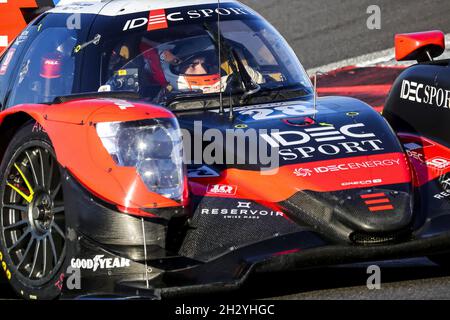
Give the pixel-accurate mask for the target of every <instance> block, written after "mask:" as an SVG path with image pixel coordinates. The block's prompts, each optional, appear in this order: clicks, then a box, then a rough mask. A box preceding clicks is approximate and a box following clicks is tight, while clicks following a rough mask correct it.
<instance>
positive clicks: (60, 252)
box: [1, 141, 66, 285]
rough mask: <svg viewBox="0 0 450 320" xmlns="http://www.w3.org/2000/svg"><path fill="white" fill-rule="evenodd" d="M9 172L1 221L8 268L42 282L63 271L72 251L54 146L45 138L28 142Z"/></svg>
mask: <svg viewBox="0 0 450 320" xmlns="http://www.w3.org/2000/svg"><path fill="white" fill-rule="evenodd" d="M5 177H6V181H4V183H3V188H4V192H3V197H2V214H1V226H2V233H3V240H4V244H5V246H6V251H7V252H6V253H7V254H8V255H9V257H10V258H11V262H12V266H11V265H9V266H8V267H9V268H10V269H11V270H14V271H16V274H17V275H18V276H19V277H21V278H22V281H26V282H28V283H30V284H32V285H42V284H44V283H46V282H48V281H50V280H51V279H52V278H53V277H54V275H55V274H56V273H57V271H58V270H59V268H60V266H61V264H62V261H64V258H65V252H66V238H65V233H64V230H65V216H64V197H63V192H62V188H61V174H60V171H59V167H58V164H57V161H56V159H55V156H54V153H53V151H52V149H51V148H50V146H49V145H47V144H46V143H43V142H41V141H36V142H30V143H27V144H26V145H24V146H23V147H22V148H20V150H19V151H18V152H16V154H15V155H14V156H13V159H12V161H11V162H10V165H9V166H8V169H7V170H6V173H5ZM4 254H5V253H4Z"/></svg>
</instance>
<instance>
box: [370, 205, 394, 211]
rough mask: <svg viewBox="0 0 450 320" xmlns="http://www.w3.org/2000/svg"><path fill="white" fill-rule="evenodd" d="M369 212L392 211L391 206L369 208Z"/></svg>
mask: <svg viewBox="0 0 450 320" xmlns="http://www.w3.org/2000/svg"><path fill="white" fill-rule="evenodd" d="M369 210H370V211H372V212H376V211H387V210H394V207H393V206H378V207H370V208H369Z"/></svg>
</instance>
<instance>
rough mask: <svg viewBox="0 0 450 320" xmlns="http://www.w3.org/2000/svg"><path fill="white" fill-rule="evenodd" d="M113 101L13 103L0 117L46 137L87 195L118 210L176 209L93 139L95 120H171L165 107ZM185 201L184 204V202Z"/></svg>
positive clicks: (169, 201) (95, 137) (170, 114)
mask: <svg viewBox="0 0 450 320" xmlns="http://www.w3.org/2000/svg"><path fill="white" fill-rule="evenodd" d="M117 102H118V100H113V99H111V100H108V99H95V100H94V99H91V100H78V101H72V102H67V103H63V104H59V105H50V106H49V105H19V106H16V107H13V108H10V109H7V110H6V111H4V112H2V113H0V125H1V124H2V123H3V121H4V119H5V117H7V116H9V115H12V114H15V113H18V112H25V113H27V114H28V115H30V116H31V117H32V118H34V119H35V120H36V121H37V122H38V123H39V124H40V125H41V126H42V128H43V129H44V130H45V131H46V132H47V134H48V136H49V137H50V139H51V141H52V143H53V147H54V149H55V152H56V155H57V158H58V162H59V163H60V164H61V166H63V167H64V168H66V169H67V170H69V171H70V173H71V174H72V175H73V176H74V177H75V178H76V179H77V180H78V181H79V182H80V183H81V184H82V185H83V186H84V187H85V188H87V189H88V190H89V191H90V192H92V193H93V194H94V195H96V196H98V197H99V198H101V199H103V200H105V201H107V202H109V203H113V204H115V205H117V206H118V207H121V208H124V209H126V208H129V209H133V208H150V209H151V208H165V207H175V206H181V205H184V204H180V203H178V202H175V201H173V200H170V199H167V198H165V197H162V196H160V195H159V194H156V193H153V192H150V191H148V189H147V187H146V186H145V184H144V182H143V181H142V179H141V178H140V176H139V175H138V173H137V172H136V169H135V168H134V167H133V168H131V167H120V166H118V165H117V164H116V163H115V162H114V160H113V159H112V157H111V156H110V154H109V153H108V151H107V150H106V149H105V148H104V146H103V144H102V142H101V140H100V138H99V137H98V135H97V132H96V128H95V124H96V123H98V122H115V121H136V120H142V119H154V118H173V117H174V116H173V114H172V113H170V112H169V111H167V110H166V109H163V108H160V107H155V106H151V105H147V104H140V103H135V104H132V105H130V103H128V105H130V107H127V108H124V107H123V106H119V104H120V103H117ZM186 201H187V200H186Z"/></svg>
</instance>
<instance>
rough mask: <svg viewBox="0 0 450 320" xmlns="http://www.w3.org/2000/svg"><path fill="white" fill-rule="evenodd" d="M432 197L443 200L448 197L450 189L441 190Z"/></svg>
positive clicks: (449, 196)
mask: <svg viewBox="0 0 450 320" xmlns="http://www.w3.org/2000/svg"><path fill="white" fill-rule="evenodd" d="M434 197H435V198H436V199H438V200H445V199H448V198H450V190H448V191H442V192H441V193H438V194H436V195H434Z"/></svg>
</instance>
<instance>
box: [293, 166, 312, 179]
mask: <svg viewBox="0 0 450 320" xmlns="http://www.w3.org/2000/svg"><path fill="white" fill-rule="evenodd" d="M312 173H313V172H312V170H310V169H303V168H297V169H295V170H294V174H295V175H296V176H297V177H310V176H312Z"/></svg>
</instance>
